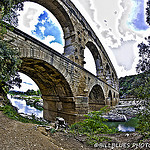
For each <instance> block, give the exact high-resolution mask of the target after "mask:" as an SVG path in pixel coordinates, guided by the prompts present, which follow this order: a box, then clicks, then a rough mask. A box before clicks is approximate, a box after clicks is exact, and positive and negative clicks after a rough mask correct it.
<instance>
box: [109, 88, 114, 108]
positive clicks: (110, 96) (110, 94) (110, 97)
mask: <svg viewBox="0 0 150 150" xmlns="http://www.w3.org/2000/svg"><path fill="white" fill-rule="evenodd" d="M108 98H109V100H110V106H112V105H113V103H112V93H111V91H109V93H108Z"/></svg>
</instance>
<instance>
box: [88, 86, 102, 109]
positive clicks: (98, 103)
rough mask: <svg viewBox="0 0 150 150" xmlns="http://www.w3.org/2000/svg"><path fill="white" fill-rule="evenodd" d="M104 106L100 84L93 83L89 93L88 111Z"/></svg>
mask: <svg viewBox="0 0 150 150" xmlns="http://www.w3.org/2000/svg"><path fill="white" fill-rule="evenodd" d="M104 106H105V96H104V92H103V89H102V88H101V86H100V85H95V86H94V87H93V88H92V90H91V92H90V94H89V111H95V110H100V108H102V107H104Z"/></svg>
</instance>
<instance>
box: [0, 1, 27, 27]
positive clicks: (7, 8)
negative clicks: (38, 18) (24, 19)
mask: <svg viewBox="0 0 150 150" xmlns="http://www.w3.org/2000/svg"><path fill="white" fill-rule="evenodd" d="M24 1H25V0H2V1H0V22H1V21H2V20H4V21H6V22H8V23H9V24H11V25H13V26H17V25H18V18H17V17H18V14H17V12H16V11H17V10H19V11H20V10H23V2H24ZM2 24H3V23H2V22H1V25H2Z"/></svg>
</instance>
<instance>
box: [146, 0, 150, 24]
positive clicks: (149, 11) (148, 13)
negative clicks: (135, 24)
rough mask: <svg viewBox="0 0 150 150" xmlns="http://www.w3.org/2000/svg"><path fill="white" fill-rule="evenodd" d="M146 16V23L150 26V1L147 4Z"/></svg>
mask: <svg viewBox="0 0 150 150" xmlns="http://www.w3.org/2000/svg"><path fill="white" fill-rule="evenodd" d="M146 16H147V17H146V22H147V23H148V24H149V25H150V0H148V2H147V8H146Z"/></svg>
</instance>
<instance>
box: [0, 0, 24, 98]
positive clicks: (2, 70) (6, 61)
mask: <svg viewBox="0 0 150 150" xmlns="http://www.w3.org/2000/svg"><path fill="white" fill-rule="evenodd" d="M23 1H24V0H2V1H0V94H1V95H2V96H5V95H6V93H7V92H8V90H9V88H11V87H12V86H13V85H16V86H20V83H21V79H20V77H19V74H18V67H19V65H20V64H21V60H20V59H19V53H18V51H17V49H15V48H13V47H11V46H10V42H11V41H10V40H9V41H7V40H4V38H3V35H4V33H6V32H7V31H6V24H5V22H7V23H9V25H10V26H17V24H18V19H17V16H18V15H17V13H16V10H23Z"/></svg>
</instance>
